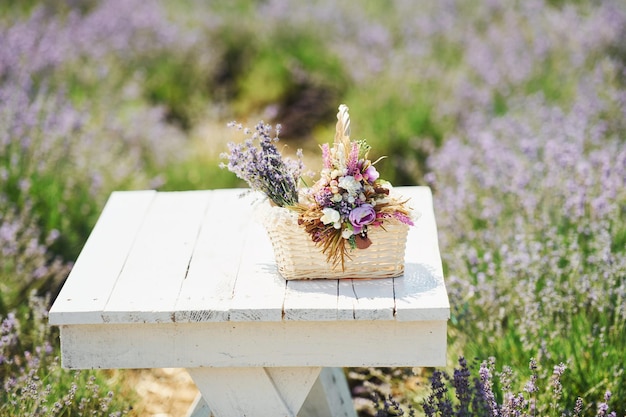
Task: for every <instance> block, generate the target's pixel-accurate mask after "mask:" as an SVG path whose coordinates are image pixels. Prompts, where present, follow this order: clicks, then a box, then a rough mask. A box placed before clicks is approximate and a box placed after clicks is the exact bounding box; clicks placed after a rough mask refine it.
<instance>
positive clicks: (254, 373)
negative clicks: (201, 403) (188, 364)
mask: <svg viewBox="0 0 626 417" xmlns="http://www.w3.org/2000/svg"><path fill="white" fill-rule="evenodd" d="M319 373H320V368H289V369H281V368H276V369H273V370H267V369H265V368H191V369H189V374H190V375H191V377H192V379H193V380H194V382H195V383H196V385H197V386H198V390H199V391H200V392H201V393H202V396H203V398H204V399H205V401H206V402H207V404H208V406H209V408H210V410H211V411H212V412H213V414H214V416H215V417H237V416H239V417H240V416H254V417H281V416H285V417H295V416H296V414H297V413H298V411H299V410H300V407H302V403H303V402H304V400H305V398H306V397H307V394H308V393H309V391H310V389H311V387H312V386H313V383H314V382H315V381H316V379H317V376H318V375H319Z"/></svg>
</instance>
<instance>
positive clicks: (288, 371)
mask: <svg viewBox="0 0 626 417" xmlns="http://www.w3.org/2000/svg"><path fill="white" fill-rule="evenodd" d="M321 371H322V368H321V367H319V366H313V367H282V368H281V367H274V368H265V372H267V374H268V376H269V377H270V379H271V380H272V383H273V384H274V386H275V387H276V390H277V391H278V392H279V393H280V395H281V397H282V398H283V400H284V401H285V404H286V405H287V407H288V408H289V409H290V410H292V411H293V412H295V413H298V411H299V410H300V408H301V407H302V404H303V403H304V400H306V398H307V396H308V394H309V391H310V390H311V387H312V386H313V384H314V383H315V381H317V379H318V377H319V376H320V372H321Z"/></svg>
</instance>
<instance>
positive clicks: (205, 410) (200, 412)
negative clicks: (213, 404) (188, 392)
mask: <svg viewBox="0 0 626 417" xmlns="http://www.w3.org/2000/svg"><path fill="white" fill-rule="evenodd" d="M185 417H211V409H210V408H209V405H208V404H207V403H206V401H205V400H204V398H202V394H201V393H198V395H196V398H194V400H193V402H192V403H191V406H190V407H189V410H187V413H186V414H185Z"/></svg>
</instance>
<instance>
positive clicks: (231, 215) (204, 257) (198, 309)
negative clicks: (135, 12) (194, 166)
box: [175, 189, 252, 322]
mask: <svg viewBox="0 0 626 417" xmlns="http://www.w3.org/2000/svg"><path fill="white" fill-rule="evenodd" d="M241 194H242V190H239V189H235V190H220V191H215V192H213V196H212V199H211V201H210V203H209V207H208V210H207V211H206V213H205V216H204V218H203V219H202V225H201V228H200V232H199V234H198V239H197V242H196V245H195V247H194V251H193V255H192V258H191V262H190V263H189V270H188V271H187V275H186V277H185V278H184V280H183V282H182V286H181V289H180V294H179V296H178V300H177V301H176V309H175V310H176V311H175V319H176V321H178V322H203V321H228V320H229V317H230V305H231V300H232V297H233V291H234V287H235V282H236V280H237V274H238V271H239V267H240V264H242V263H243V262H242V257H243V256H247V254H245V253H244V243H245V239H246V234H247V230H248V228H249V227H250V225H251V212H252V206H251V204H252V200H251V199H250V198H249V197H246V198H243V197H242V195H241Z"/></svg>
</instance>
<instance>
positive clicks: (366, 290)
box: [352, 278, 395, 320]
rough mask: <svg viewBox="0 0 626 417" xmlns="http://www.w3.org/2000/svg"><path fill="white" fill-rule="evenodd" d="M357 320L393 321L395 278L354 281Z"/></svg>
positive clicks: (355, 315) (355, 316)
mask: <svg viewBox="0 0 626 417" xmlns="http://www.w3.org/2000/svg"><path fill="white" fill-rule="evenodd" d="M352 286H353V289H354V294H355V296H356V300H355V304H354V318H355V320H393V316H394V313H395V300H394V278H388V279H373V280H354V281H353V283H352Z"/></svg>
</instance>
